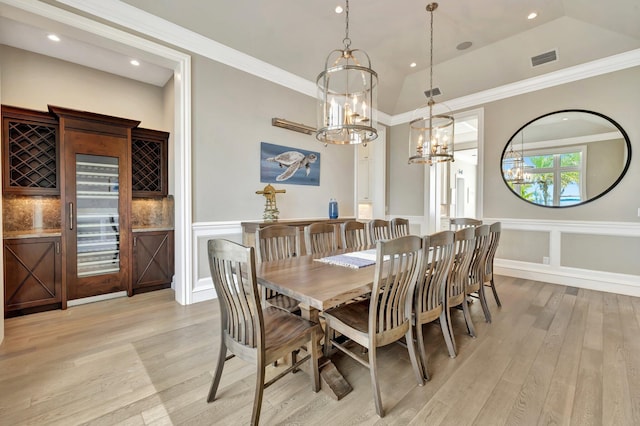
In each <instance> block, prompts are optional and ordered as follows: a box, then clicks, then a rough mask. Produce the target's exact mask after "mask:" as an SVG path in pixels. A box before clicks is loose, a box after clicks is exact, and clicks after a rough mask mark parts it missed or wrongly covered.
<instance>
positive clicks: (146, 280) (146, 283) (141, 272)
mask: <svg viewBox="0 0 640 426" xmlns="http://www.w3.org/2000/svg"><path fill="white" fill-rule="evenodd" d="M173 271H174V261H173V231H142V232H138V231H136V232H134V233H133V276H132V282H133V293H134V294H135V293H143V292H146V291H151V290H158V289H161V288H169V287H171V281H172V280H173Z"/></svg>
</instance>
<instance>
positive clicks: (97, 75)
mask: <svg viewBox="0 0 640 426" xmlns="http://www.w3.org/2000/svg"><path fill="white" fill-rule="evenodd" d="M0 57H2V63H1V65H0V66H1V67H2V81H1V82H0V84H2V103H3V104H5V105H13V106H18V107H23V108H30V109H35V110H39V111H46V110H47V105H57V106H61V107H65V108H72V109H78V110H82V111H90V112H96V113H100V114H106V115H113V116H116V117H124V118H129V119H132V120H140V121H141V123H140V126H141V127H146V128H150V129H156V130H163V131H168V132H171V131H172V130H173V114H171V117H170V120H168V121H165V119H166V118H167V114H166V113H165V112H164V103H165V98H164V95H165V93H164V90H163V88H162V87H157V86H153V85H150V84H144V83H140V82H137V81H133V80H130V79H127V78H122V77H118V76H115V75H113V74H109V73H105V72H101V71H96V70H94V69H91V68H87V67H84V66H80V65H76V64H72V63H70V62H66V61H62V60H59V59H54V58H51V57H49V56H44V55H39V54H37V53H32V52H27V51H24V50H20V49H15V48H13V47H9V46H5V45H0ZM171 102H173V99H171Z"/></svg>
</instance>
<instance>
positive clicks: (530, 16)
mask: <svg viewBox="0 0 640 426" xmlns="http://www.w3.org/2000/svg"><path fill="white" fill-rule="evenodd" d="M537 16H538V14H537V13H536V12H531V13H530V14H529V15H528V16H527V19H529V20H531V19H536V17H537Z"/></svg>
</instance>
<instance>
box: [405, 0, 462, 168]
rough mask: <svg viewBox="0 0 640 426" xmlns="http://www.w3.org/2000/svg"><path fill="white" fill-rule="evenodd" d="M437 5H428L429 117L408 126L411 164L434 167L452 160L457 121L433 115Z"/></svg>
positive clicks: (414, 121) (419, 119)
mask: <svg viewBox="0 0 640 426" xmlns="http://www.w3.org/2000/svg"><path fill="white" fill-rule="evenodd" d="M437 8H438V3H430V4H428V5H427V12H429V14H430V16H431V27H430V29H431V32H430V36H431V38H430V45H429V48H430V49H429V54H430V56H429V61H430V62H429V88H430V89H429V102H428V103H427V106H428V107H429V115H428V116H427V117H420V118H416V119H414V120H412V121H411V122H410V123H409V129H410V130H409V164H429V165H431V164H433V163H441V162H447V161H454V159H453V151H454V146H453V129H454V119H453V117H452V116H449V115H433V106H434V105H435V101H434V100H433V92H434V90H433V11H434V10H436V9H437Z"/></svg>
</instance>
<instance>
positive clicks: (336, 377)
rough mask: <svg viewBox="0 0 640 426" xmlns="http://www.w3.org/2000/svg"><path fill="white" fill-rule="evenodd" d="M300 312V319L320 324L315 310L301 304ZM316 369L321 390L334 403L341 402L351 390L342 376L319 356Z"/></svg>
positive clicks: (326, 360)
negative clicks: (317, 369)
mask: <svg viewBox="0 0 640 426" xmlns="http://www.w3.org/2000/svg"><path fill="white" fill-rule="evenodd" d="M300 311H301V312H300V313H301V316H302V318H304V319H307V320H309V321H313V322H320V312H318V310H317V309H315V308H312V307H311V306H309V305H306V304H304V303H301V304H300ZM323 340H324V339H322V336H321V338H320V340H319V341H318V342H316V344H318V345H320V342H321V341H323ZM318 353H320V354H322V353H323V351H322V348H320V350H319V352H318ZM318 367H319V368H320V380H321V382H322V385H321V386H322V389H323V390H324V391H325V392H327V393H328V394H329V396H330V397H332V398H333V399H335V400H336V401H339V400H341V399H342V398H343V397H344V396H345V395H347V394H348V393H349V392H351V391H352V390H353V388H352V387H351V385H350V384H349V382H347V381H346V380H345V378H344V376H343V375H342V374H340V372H339V371H338V369H337V368H336V366H335V365H334V364H333V362H331V360H330V359H329V358H326V357H324V356H321V357H320V359H319V360H318Z"/></svg>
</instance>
